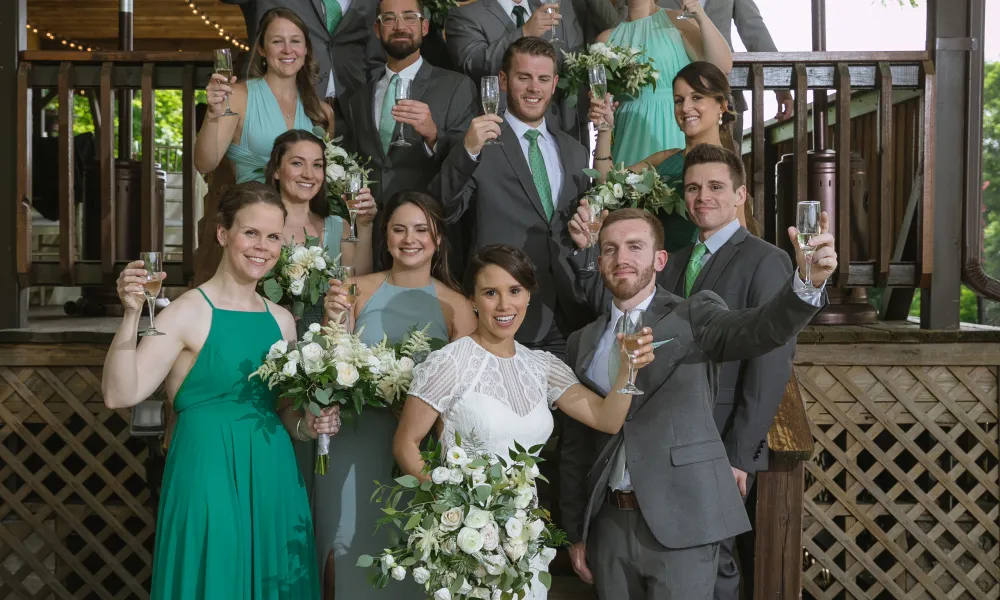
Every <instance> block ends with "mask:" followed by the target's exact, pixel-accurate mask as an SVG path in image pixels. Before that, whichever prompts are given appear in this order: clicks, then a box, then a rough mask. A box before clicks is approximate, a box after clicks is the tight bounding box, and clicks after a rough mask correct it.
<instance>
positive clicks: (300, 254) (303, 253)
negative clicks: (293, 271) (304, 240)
mask: <svg viewBox="0 0 1000 600" xmlns="http://www.w3.org/2000/svg"><path fill="white" fill-rule="evenodd" d="M307 259H309V248H306V247H305V246H296V247H295V249H294V250H292V253H291V255H289V257H288V262H290V263H292V264H293V265H300V266H303V267H304V265H303V263H304V262H305V261H306V260H307Z"/></svg>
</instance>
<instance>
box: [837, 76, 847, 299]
mask: <svg viewBox="0 0 1000 600" xmlns="http://www.w3.org/2000/svg"><path fill="white" fill-rule="evenodd" d="M834 83H835V85H836V87H837V107H836V110H837V113H836V114H837V125H836V130H835V134H834V139H835V142H834V143H835V144H836V146H837V228H836V231H835V232H834V234H835V235H836V236H837V254H838V255H840V264H841V265H842V266H841V268H840V269H839V272H838V274H837V287H839V288H847V280H848V278H849V277H848V275H849V272H850V268H849V265H850V264H851V72H850V69H849V68H848V66H847V65H846V64H843V63H842V64H839V65H837V74H836V78H835V82H834Z"/></svg>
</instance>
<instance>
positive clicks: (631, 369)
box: [628, 353, 635, 387]
mask: <svg viewBox="0 0 1000 600" xmlns="http://www.w3.org/2000/svg"><path fill="white" fill-rule="evenodd" d="M628 385H629V387H632V386H634V385H635V358H633V357H632V354H631V353H629V355H628Z"/></svg>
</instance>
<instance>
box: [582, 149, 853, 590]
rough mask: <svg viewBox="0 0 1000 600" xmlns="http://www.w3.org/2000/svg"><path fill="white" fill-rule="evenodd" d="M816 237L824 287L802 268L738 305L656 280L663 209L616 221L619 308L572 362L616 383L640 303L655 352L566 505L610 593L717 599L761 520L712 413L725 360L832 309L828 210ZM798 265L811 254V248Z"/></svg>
mask: <svg viewBox="0 0 1000 600" xmlns="http://www.w3.org/2000/svg"><path fill="white" fill-rule="evenodd" d="M692 152H694V150H692ZM789 235H790V236H792V237H793V239H794V235H795V232H794V230H791V231H789ZM813 242H814V243H815V244H816V247H817V252H816V254H815V255H814V257H813V267H812V273H811V275H812V281H811V282H809V283H811V284H812V286H815V287H812V286H809V285H807V284H806V283H805V282H803V281H802V280H801V279H800V278H799V276H798V275H797V274H796V275H795V276H792V277H790V278H789V279H788V280H787V281H786V282H785V284H784V286H783V287H782V290H781V291H780V292H778V294H777V295H775V296H774V297H773V298H772V299H771V300H770V301H769V302H767V303H766V304H764V305H762V306H760V307H758V308H754V309H748V310H742V311H730V310H728V308H727V307H726V304H725V302H724V301H723V300H722V299H721V298H720V297H719V296H718V295H716V294H714V293H713V292H710V291H702V292H699V293H697V294H694V295H692V296H691V297H690V298H687V299H683V298H681V297H679V296H677V295H675V294H672V293H670V292H668V291H666V290H664V289H662V288H658V287H657V286H656V273H657V272H659V271H662V270H663V268H664V267H665V266H666V263H667V253H666V252H665V251H664V250H663V249H662V248H663V228H662V225H661V224H660V222H659V220H658V219H657V218H656V217H655V216H653V215H650V214H649V213H647V212H645V211H642V210H638V209H621V210H617V211H614V212H613V213H611V215H609V216H608V217H607V219H606V220H605V222H604V226H603V227H602V229H601V233H600V241H599V244H600V246H599V247H600V249H601V253H600V258H599V265H600V271H601V277H602V278H603V280H604V283H605V285H606V287H607V289H608V291H609V292H610V295H611V296H612V297H613V304H612V305H611V309H610V311H608V312H606V313H605V314H604V315H602V316H601V317H599V318H598V319H597V320H596V321H594V322H593V323H591V324H590V325H588V326H586V327H585V328H584V329H582V330H581V331H578V332H576V333H574V334H573V335H572V336H571V337H570V339H569V344H568V355H569V362H570V364H571V365H572V366H573V367H574V369H575V371H576V374H577V376H578V377H579V378H580V381H581V382H583V383H584V384H585V385H587V386H588V387H590V388H591V389H593V390H595V391H597V392H598V393H601V392H606V391H607V390H608V388H609V386H610V379H609V377H608V373H609V369H612V368H617V364H618V361H619V360H623V359H624V357H623V356H622V354H621V351H620V350H619V349H618V348H617V346H616V343H615V338H614V335H615V332H616V329H617V325H618V323H619V322H620V321H621V319H622V318H626V317H625V314H624V313H625V311H628V310H633V309H639V310H643V311H644V326H646V327H651V328H652V330H653V339H654V348H656V350H655V354H656V357H655V359H654V362H653V364H652V368H649V369H643V370H642V371H641V372H640V373H639V376H638V379H637V382H636V384H637V385H638V387H639V389H641V390H642V391H643V392H644V393H643V394H642V395H637V396H635V397H634V399H633V401H632V406H631V408H630V409H629V412H628V415H627V416H626V419H625V424H624V426H623V427H622V430H621V431H620V432H618V433H617V434H615V435H613V436H608V435H606V434H600V438H599V439H598V447H599V448H600V452H599V454H598V456H597V459H596V461H595V462H594V464H593V466H592V468H591V469H590V472H589V474H588V475H587V477H586V483H585V484H584V485H583V486H582V487H581V488H580V489H578V490H577V493H576V494H575V495H573V496H572V497H565V496H564V497H563V504H564V505H565V504H566V503H569V502H580V503H582V504H583V506H584V508H583V510H582V511H580V514H582V515H583V519H582V523H581V527H582V534H581V537H582V541H580V542H579V543H577V544H575V545H574V548H573V550H572V551H571V557H572V559H573V566H574V568H575V569H577V571H578V572H581V571H582V572H581V574H582V575H583V574H585V575H587V576H590V575H591V570H592V575H593V581H594V583H595V587H596V590H597V595H598V597H599V598H600V599H601V600H611V599H614V600H622V599H628V600H644V599H646V598H668V599H678V600H680V599H683V600H706V599H708V598H711V596H712V591H713V588H714V586H715V579H716V572H717V562H718V552H719V544H720V542H721V541H722V540H725V539H727V538H731V537H733V536H735V535H737V534H739V533H742V532H744V531H747V530H748V529H749V528H750V523H749V521H748V520H747V515H746V511H745V510H744V507H743V503H742V501H741V499H740V492H739V490H738V488H737V485H736V482H735V480H734V478H733V475H732V470H731V468H730V465H729V460H728V458H727V454H726V447H725V444H724V443H723V441H722V439H721V438H720V435H719V431H718V429H717V428H716V426H715V421H714V419H713V415H712V407H713V405H714V403H715V398H716V396H717V394H718V389H719V383H720V380H719V369H720V366H721V363H723V362H727V361H733V360H746V359H750V358H753V357H756V356H760V355H762V354H765V353H767V352H770V351H772V350H774V349H776V348H779V347H781V346H783V345H784V344H786V343H787V342H788V341H789V340H791V339H792V338H794V336H795V335H796V334H797V333H798V332H799V330H801V329H802V328H803V327H805V326H806V325H807V324H808V323H809V321H810V320H811V319H812V317H813V316H814V315H815V314H816V312H818V311H819V309H820V308H821V306H822V303H823V295H822V292H821V291H820V290H821V289H822V286H823V285H824V284H825V281H826V279H827V278H828V277H829V276H830V274H832V272H833V271H834V269H836V266H837V256H836V253H835V252H834V249H833V244H834V239H833V236H832V235H830V234H829V233H826V227H825V217H824V227H823V233H822V234H821V235H819V236H816V237H815V238H814V240H813ZM797 262H798V264H799V266H800V268H801V267H802V266H804V264H805V259H804V257H803V256H802V254H801V252H799V255H798V256H797ZM588 565H589V569H588Z"/></svg>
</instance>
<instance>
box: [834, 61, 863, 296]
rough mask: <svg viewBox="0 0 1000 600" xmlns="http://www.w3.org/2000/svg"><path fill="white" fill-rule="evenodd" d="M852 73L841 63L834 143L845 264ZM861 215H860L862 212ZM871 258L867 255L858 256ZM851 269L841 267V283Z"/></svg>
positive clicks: (848, 256) (838, 229) (848, 238)
mask: <svg viewBox="0 0 1000 600" xmlns="http://www.w3.org/2000/svg"><path fill="white" fill-rule="evenodd" d="M850 86H851V74H850V73H848V71H847V65H846V64H841V65H837V98H836V101H835V103H836V109H837V124H836V125H835V130H834V144H835V145H836V147H837V173H836V178H837V186H836V189H837V227H836V229H835V230H834V235H836V236H837V254H838V255H839V256H840V260H841V261H842V264H849V263H850V260H851V258H852V257H851V119H850V113H851V88H850ZM859 216H860V215H859ZM856 258H859V259H867V258H868V257H867V256H858V257H856ZM849 275H850V274H849V270H848V269H838V271H837V287H838V288H841V289H846V288H847V280H848V278H849Z"/></svg>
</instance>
